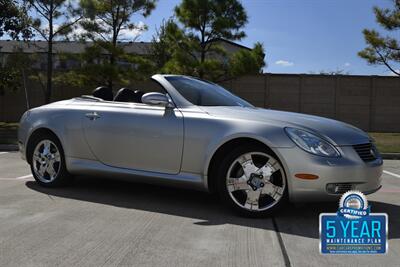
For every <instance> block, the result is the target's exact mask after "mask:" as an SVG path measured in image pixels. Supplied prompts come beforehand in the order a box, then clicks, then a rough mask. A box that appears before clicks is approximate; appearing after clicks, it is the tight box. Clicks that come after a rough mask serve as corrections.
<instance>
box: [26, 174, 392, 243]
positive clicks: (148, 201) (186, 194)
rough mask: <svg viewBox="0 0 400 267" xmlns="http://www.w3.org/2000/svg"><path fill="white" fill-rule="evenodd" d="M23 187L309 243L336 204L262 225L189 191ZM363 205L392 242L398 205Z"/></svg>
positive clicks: (292, 208) (116, 185)
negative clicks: (381, 216) (379, 215)
mask: <svg viewBox="0 0 400 267" xmlns="http://www.w3.org/2000/svg"><path fill="white" fill-rule="evenodd" d="M25 184H26V186H27V187H28V188H29V189H31V190H34V191H37V192H40V193H43V194H47V195H50V196H56V197H61V198H69V199H75V200H80V201H88V202H93V203H99V204H103V205H111V206H116V207H122V208H128V209H136V210H143V211H149V212H157V213H163V214H169V215H174V216H183V217H187V218H193V219H198V220H200V221H198V222H195V224H197V225H202V226H212V225H224V224H232V225H240V226H246V227H253V228H260V229H266V230H278V231H279V232H282V233H287V234H291V235H298V236H304V237H309V238H315V239H316V238H319V233H318V228H319V221H318V220H319V214H320V213H326V212H336V210H337V207H338V206H337V205H338V204H337V202H323V203H304V204H299V205H294V204H287V206H286V207H284V209H282V210H281V211H279V212H278V213H276V214H275V215H274V217H273V218H272V219H273V220H275V222H274V223H267V222H266V220H268V218H267V219H252V218H244V217H240V216H238V215H236V214H235V213H233V212H231V211H230V210H229V209H227V208H226V207H225V206H223V205H222V204H221V203H220V201H219V199H218V197H216V196H215V195H211V194H208V193H204V192H198V191H193V190H184V189H177V188H170V187H160V186H155V185H147V184H140V183H133V182H127V181H122V180H111V179H105V178H97V177H96V178H94V177H79V178H77V179H75V181H74V184H73V185H71V186H68V187H63V188H44V187H41V186H39V185H38V184H37V183H36V182H34V181H27V182H26V183H25ZM369 204H370V205H372V207H373V211H374V212H384V213H387V214H388V215H389V230H390V231H389V238H390V239H398V238H399V237H400V230H399V229H400V219H399V217H398V216H397V215H398V214H400V206H398V205H393V204H389V203H383V202H376V201H369ZM276 227H277V228H278V229H276Z"/></svg>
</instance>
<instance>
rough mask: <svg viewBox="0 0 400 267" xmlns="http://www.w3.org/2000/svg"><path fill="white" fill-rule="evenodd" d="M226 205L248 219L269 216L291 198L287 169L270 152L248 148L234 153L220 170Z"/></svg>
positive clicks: (219, 185) (236, 150)
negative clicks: (289, 196) (288, 196)
mask: <svg viewBox="0 0 400 267" xmlns="http://www.w3.org/2000/svg"><path fill="white" fill-rule="evenodd" d="M218 191H219V194H220V197H221V198H222V200H223V202H224V203H226V204H227V205H228V206H230V207H231V208H233V209H234V210H236V211H238V212H239V213H241V214H243V215H245V216H251V217H255V216H256V217H260V216H268V215H270V214H271V213H272V212H274V211H275V210H277V209H279V208H280V207H281V206H282V205H283V204H284V202H285V201H286V198H287V183H286V176H285V172H284V169H283V167H282V165H281V163H280V162H279V160H278V159H277V157H276V156H275V155H274V154H273V153H272V152H271V151H269V150H268V149H260V147H259V146H254V145H246V146H241V147H238V148H236V149H234V150H233V151H231V152H230V153H229V154H228V155H227V156H226V157H225V159H224V160H223V161H222V163H221V165H220V167H219V171H218Z"/></svg>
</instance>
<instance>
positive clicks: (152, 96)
mask: <svg viewBox="0 0 400 267" xmlns="http://www.w3.org/2000/svg"><path fill="white" fill-rule="evenodd" d="M142 103H143V104H147V105H152V106H162V107H172V104H171V102H170V101H169V98H168V97H167V96H166V95H165V94H161V93H156V92H152V93H146V94H144V95H143V96H142Z"/></svg>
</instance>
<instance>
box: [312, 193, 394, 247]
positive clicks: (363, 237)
mask: <svg viewBox="0 0 400 267" xmlns="http://www.w3.org/2000/svg"><path fill="white" fill-rule="evenodd" d="M370 211H371V207H370V206H368V201H367V199H366V197H365V195H364V194H363V193H361V192H358V191H349V192H347V193H345V194H343V196H342V197H341V199H340V201H339V209H338V211H337V213H322V214H320V216H319V234H320V252H321V253H322V254H385V253H386V252H387V249H388V242H387V241H388V240H387V235H388V216H387V214H385V213H371V212H370Z"/></svg>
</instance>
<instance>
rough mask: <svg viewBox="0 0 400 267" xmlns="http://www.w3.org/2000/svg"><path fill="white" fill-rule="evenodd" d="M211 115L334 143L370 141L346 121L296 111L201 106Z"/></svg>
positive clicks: (341, 144)
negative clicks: (303, 133)
mask: <svg viewBox="0 0 400 267" xmlns="http://www.w3.org/2000/svg"><path fill="white" fill-rule="evenodd" d="M201 109H203V110H204V111H205V112H207V113H208V114H209V115H211V116H216V117H226V118H231V119H242V120H251V121H257V122H265V123H268V124H275V125H280V126H282V127H294V128H300V129H304V130H307V131H309V132H312V133H315V134H317V135H319V136H322V137H324V138H325V139H327V140H328V141H330V142H331V143H332V144H334V145H338V146H344V145H356V144H364V143H368V142H370V138H369V136H368V134H366V133H365V132H364V131H362V130H360V129H358V128H356V127H354V126H352V125H349V124H347V123H344V122H340V121H337V120H332V119H328V118H324V117H319V116H313V115H306V114H301V113H295V112H286V111H278V110H271V109H262V108H246V107H201Z"/></svg>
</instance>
